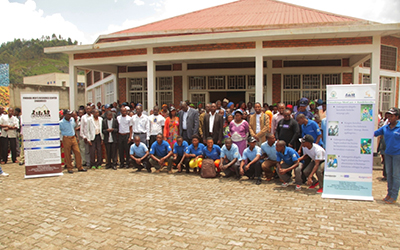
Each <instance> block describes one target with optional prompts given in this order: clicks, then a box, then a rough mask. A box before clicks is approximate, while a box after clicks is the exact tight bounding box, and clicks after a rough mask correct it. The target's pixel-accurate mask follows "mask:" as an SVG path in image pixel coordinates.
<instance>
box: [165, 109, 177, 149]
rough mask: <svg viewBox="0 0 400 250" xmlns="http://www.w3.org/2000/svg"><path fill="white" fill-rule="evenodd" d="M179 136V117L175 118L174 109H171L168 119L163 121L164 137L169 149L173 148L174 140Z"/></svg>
mask: <svg viewBox="0 0 400 250" xmlns="http://www.w3.org/2000/svg"><path fill="white" fill-rule="evenodd" d="M178 135H179V117H177V116H176V109H175V107H171V110H170V111H169V117H167V119H166V120H165V126H164V137H165V139H166V140H167V142H168V143H169V146H170V147H171V148H173V147H174V144H175V142H176V138H177V137H178Z"/></svg>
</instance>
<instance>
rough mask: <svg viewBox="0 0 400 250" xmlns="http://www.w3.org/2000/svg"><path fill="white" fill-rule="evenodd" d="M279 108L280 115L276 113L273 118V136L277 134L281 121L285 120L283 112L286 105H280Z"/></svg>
mask: <svg viewBox="0 0 400 250" xmlns="http://www.w3.org/2000/svg"><path fill="white" fill-rule="evenodd" d="M277 108H278V113H276V114H275V115H274V116H273V117H272V123H271V133H272V134H275V131H276V128H277V127H278V123H279V121H280V120H282V119H283V112H284V111H285V109H286V106H285V104H284V103H278V105H277Z"/></svg>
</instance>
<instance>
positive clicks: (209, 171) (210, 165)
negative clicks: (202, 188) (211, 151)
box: [201, 159, 217, 178]
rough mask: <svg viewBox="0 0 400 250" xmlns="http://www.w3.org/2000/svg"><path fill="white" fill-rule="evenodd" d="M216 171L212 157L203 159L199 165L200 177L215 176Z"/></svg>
mask: <svg viewBox="0 0 400 250" xmlns="http://www.w3.org/2000/svg"><path fill="white" fill-rule="evenodd" d="M216 176H217V172H216V171H215V164H214V161H213V160H212V159H204V160H203V163H202V166H201V177H202V178H215V177H216Z"/></svg>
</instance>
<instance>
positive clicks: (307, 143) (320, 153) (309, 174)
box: [295, 135, 325, 194]
mask: <svg viewBox="0 0 400 250" xmlns="http://www.w3.org/2000/svg"><path fill="white" fill-rule="evenodd" d="M301 146H302V148H303V156H302V157H300V159H299V160H300V161H303V160H305V159H307V158H311V162H310V163H309V164H308V165H307V166H305V165H303V167H302V169H301V170H300V171H299V170H298V169H296V171H295V172H296V176H297V175H298V174H303V175H304V176H305V177H306V178H307V185H310V187H309V188H310V189H314V188H315V187H316V186H317V185H318V184H319V189H318V191H317V193H318V194H321V193H322V191H323V190H322V188H323V187H324V167H325V149H323V148H322V147H321V146H320V145H318V144H315V143H314V137H313V136H312V135H305V136H304V137H303V138H302V139H301ZM301 172H302V173H301ZM314 174H317V179H318V181H316V180H315V178H314Z"/></svg>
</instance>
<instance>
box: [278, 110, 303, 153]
mask: <svg viewBox="0 0 400 250" xmlns="http://www.w3.org/2000/svg"><path fill="white" fill-rule="evenodd" d="M275 137H276V139H277V140H278V141H279V140H284V141H285V142H286V145H288V146H289V147H291V148H294V149H296V150H297V149H298V147H299V143H298V140H299V137H300V126H299V124H298V123H297V122H296V120H295V119H293V118H292V112H291V111H290V110H289V109H286V110H285V111H283V119H282V120H280V121H279V122H278V126H277V127H276V131H275Z"/></svg>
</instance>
